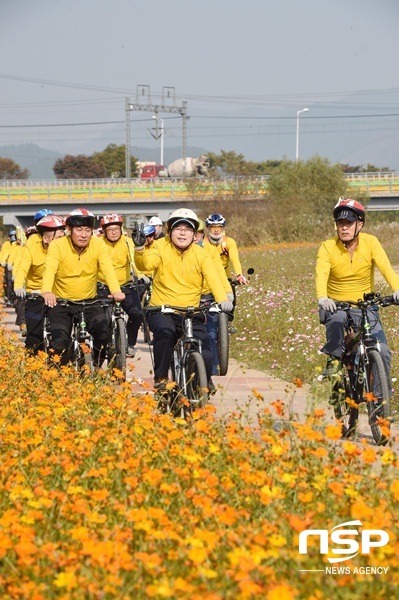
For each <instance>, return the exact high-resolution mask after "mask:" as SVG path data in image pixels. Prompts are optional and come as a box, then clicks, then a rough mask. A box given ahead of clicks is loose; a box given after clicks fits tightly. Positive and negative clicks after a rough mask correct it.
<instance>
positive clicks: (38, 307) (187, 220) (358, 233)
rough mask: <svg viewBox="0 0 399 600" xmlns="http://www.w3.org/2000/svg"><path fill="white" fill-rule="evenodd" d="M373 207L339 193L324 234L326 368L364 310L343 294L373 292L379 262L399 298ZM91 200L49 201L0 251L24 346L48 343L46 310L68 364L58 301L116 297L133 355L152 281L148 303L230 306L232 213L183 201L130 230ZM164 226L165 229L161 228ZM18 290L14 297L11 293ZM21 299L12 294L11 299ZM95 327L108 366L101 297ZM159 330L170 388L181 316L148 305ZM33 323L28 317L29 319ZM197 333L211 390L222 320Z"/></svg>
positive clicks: (157, 359)
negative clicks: (344, 305)
mask: <svg viewBox="0 0 399 600" xmlns="http://www.w3.org/2000/svg"><path fill="white" fill-rule="evenodd" d="M365 218H366V212H365V209H364V207H363V205H362V204H361V203H360V202H358V201H356V200H352V199H344V198H340V199H339V201H338V203H337V205H336V206H335V207H334V209H333V219H334V222H335V226H336V236H335V237H334V238H331V239H329V240H327V241H325V242H323V243H322V244H321V246H320V248H319V251H318V255H317V262H316V292H317V298H318V305H319V316H320V323H322V324H323V325H325V328H326V343H325V345H324V346H323V348H322V352H323V353H324V354H326V355H327V364H326V367H325V369H324V371H323V375H324V376H327V377H328V376H330V375H332V374H334V373H336V372H337V371H339V369H340V365H341V361H342V356H343V353H344V350H345V332H346V329H347V325H348V315H349V314H350V316H351V319H352V320H354V321H355V322H356V320H357V321H359V319H360V312H359V311H358V309H356V308H352V309H351V311H350V313H348V312H345V311H339V310H337V307H336V302H338V301H348V300H349V301H354V302H355V301H357V300H359V298H363V295H364V294H365V293H366V294H367V293H369V292H372V291H373V288H374V269H375V267H378V269H379V270H380V272H381V274H382V275H383V276H384V278H385V279H386V281H387V282H388V284H389V285H390V286H391V288H392V290H393V299H394V301H395V302H398V303H399V276H398V275H397V274H396V273H395V271H394V270H393V268H392V266H391V264H390V262H389V259H388V257H387V255H386V253H385V251H384V249H383V248H382V246H381V244H380V242H379V241H378V239H377V238H376V237H375V236H373V235H369V234H367V233H364V232H363V227H364V224H365ZM95 226H96V218H95V216H94V214H93V213H91V212H90V211H89V210H87V209H85V208H77V209H75V210H73V211H72V212H71V213H70V214H69V215H68V216H67V217H66V218H65V219H64V218H63V217H61V216H58V215H55V214H54V213H53V211H51V210H48V209H43V210H41V211H39V212H38V213H37V214H36V215H35V217H34V225H33V226H32V227H29V228H27V230H26V231H25V234H26V238H27V239H26V242H25V243H24V244H23V243H21V240H20V239H18V236H17V233H16V231H15V230H14V229H13V230H11V231H10V232H9V236H8V238H9V239H8V240H7V241H6V242H4V244H3V246H2V249H1V251H0V264H1V265H2V266H3V267H4V273H5V274H4V286H5V301H6V303H7V304H9V305H10V304H11V303H13V305H15V306H16V311H17V321H16V323H17V324H19V325H20V327H21V330H22V333H23V334H25V328H26V340H25V345H26V348H27V349H28V350H29V351H30V352H34V353H36V352H38V351H39V350H40V349H42V344H43V315H44V311H45V310H47V314H48V319H49V322H50V330H51V350H52V352H53V353H54V354H55V355H58V356H59V360H60V362H61V364H66V363H67V362H68V346H69V343H70V335H71V328H72V320H73V316H74V310H75V309H74V307H73V306H72V305H65V304H61V303H58V302H57V299H59V298H61V299H67V300H73V301H75V302H76V301H77V302H79V301H86V300H91V299H94V298H98V297H100V298H113V299H114V301H115V302H120V303H121V306H122V308H123V310H124V311H125V313H126V315H127V326H126V329H127V338H128V344H127V353H128V355H129V356H130V357H134V356H135V354H136V343H137V336H138V332H139V329H140V326H141V324H142V321H143V309H142V303H141V298H142V296H143V293H144V291H145V290H146V287H147V286H148V284H149V283H150V282H152V293H151V298H150V303H149V304H150V306H161V305H176V306H181V307H187V306H199V305H200V303H203V302H207V301H209V300H213V301H215V302H217V303H219V305H220V307H221V310H222V311H224V312H228V313H229V314H232V313H233V309H234V295H233V289H232V287H231V283H230V281H229V276H230V266H231V267H232V271H233V272H234V273H235V276H236V281H237V283H239V284H246V283H247V280H246V278H245V276H244V275H243V273H242V267H241V263H240V259H239V254H238V249H237V244H236V243H235V241H234V239H233V238H231V237H229V236H227V235H226V232H225V227H226V219H225V218H224V217H223V215H221V214H217V213H215V214H211V215H209V216H208V217H207V219H206V221H205V223H204V222H203V221H202V219H200V218H199V217H198V216H197V214H196V213H195V212H194V211H192V210H190V209H188V208H180V209H178V210H175V211H174V212H172V213H171V215H170V216H169V218H168V219H167V222H166V223H165V224H164V223H163V222H162V221H161V219H160V218H159V217H157V216H154V217H152V218H151V219H150V220H149V222H148V223H147V224H146V225H143V224H142V225H141V226H137V227H135V228H134V229H133V231H132V233H131V237H129V236H128V235H127V233H126V232H125V231H124V228H123V219H122V217H121V216H120V215H118V214H107V215H104V216H103V217H102V219H101V221H100V228H99V229H97V230H96V229H95ZM164 227H165V231H164ZM13 292H14V296H13ZM13 298H14V300H13ZM370 311H372V312H373V319H372V321H371V322H372V324H373V325H372V329H373V330H372V335H373V336H374V337H375V338H376V339H378V341H379V347H380V351H381V355H382V357H383V360H384V365H385V369H386V372H387V374H388V379H389V381H390V376H389V373H390V356H391V355H390V351H389V348H388V345H387V340H386V337H385V334H384V330H383V327H382V325H381V321H380V318H379V315H378V307H377V306H373V307H371V308H370ZM86 320H87V328H88V331H89V332H90V333H91V334H92V336H93V346H94V352H93V354H94V356H93V359H94V362H95V364H96V366H97V367H98V368H99V367H101V365H102V363H103V361H104V358H105V348H106V345H107V341H108V336H109V327H110V318H109V313H108V312H107V311H106V310H105V309H104V308H103V307H102V306H101V305H100V304H93V305H92V306H88V307H87V309H86ZM147 321H148V325H149V328H150V330H151V332H152V334H153V340H152V344H153V355H154V387H155V388H156V389H157V390H160V391H162V390H164V389H165V387H166V385H167V377H168V367H169V363H170V358H171V355H172V352H173V348H174V345H175V343H176V340H177V338H178V336H179V333H180V332H181V324H182V317H181V315H180V316H179V315H178V314H162V313H160V312H150V313H149V314H148V316H147ZM25 323H26V325H25ZM194 333H195V336H196V337H197V338H198V339H199V340H201V344H202V353H203V357H204V362H205V366H206V371H207V377H208V386H209V389H210V390H213V389H214V385H213V382H212V375H215V374H217V373H218V356H217V343H216V339H217V323H216V317H215V316H214V317H212V316H211V315H210V314H208V315H207V316H206V318H205V317H204V315H198V317H196V318H195V321H194Z"/></svg>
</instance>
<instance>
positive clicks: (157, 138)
mask: <svg viewBox="0 0 399 600" xmlns="http://www.w3.org/2000/svg"><path fill="white" fill-rule="evenodd" d="M152 118H153V119H155V120H156V121H155V123H156V125H155V135H154V134H153V133H151V135H152V136H153V137H154V138H155V139H156V140H159V139H161V162H160V164H161V165H162V166H163V134H164V126H163V119H158V115H157V114H156V115H154V116H153V117H152ZM158 120H159V122H160V124H161V126H160V127H159V130H160V133H158Z"/></svg>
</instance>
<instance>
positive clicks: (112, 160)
mask: <svg viewBox="0 0 399 600" xmlns="http://www.w3.org/2000/svg"><path fill="white" fill-rule="evenodd" d="M92 158H93V160H95V161H96V162H97V163H99V164H102V165H103V166H104V168H105V177H126V147H125V146H124V145H123V144H122V145H121V146H117V145H116V144H108V146H107V147H106V148H105V150H102V151H101V152H95V153H94V154H93V155H92ZM130 170H131V175H132V177H137V176H138V165H137V158H135V157H134V156H131V164H130Z"/></svg>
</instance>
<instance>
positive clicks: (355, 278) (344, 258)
mask: <svg viewBox="0 0 399 600" xmlns="http://www.w3.org/2000/svg"><path fill="white" fill-rule="evenodd" d="M376 266H377V267H378V269H379V270H380V272H381V275H382V276H383V277H384V278H385V279H386V281H387V282H388V284H389V285H390V286H391V288H392V290H393V291H395V290H399V276H398V275H397V274H396V273H395V271H394V270H393V269H392V267H391V263H390V262H389V259H388V257H387V255H386V253H385V250H384V249H383V247H382V246H381V244H380V242H379V241H378V239H377V238H376V237H375V236H374V235H370V234H368V233H360V234H359V243H358V245H357V248H356V249H355V251H354V253H353V255H352V256H351V254H350V253H349V252H348V250H347V249H346V248H345V246H344V245H343V243H342V242H341V240H340V239H339V238H334V239H331V240H327V241H326V242H324V243H323V244H322V245H321V246H320V248H319V251H318V254H317V262H316V293H317V298H322V297H328V298H333V299H334V300H341V301H342V300H352V301H354V302H356V301H357V300H359V299H360V298H363V294H364V293H368V292H372V291H374V268H375V267H376Z"/></svg>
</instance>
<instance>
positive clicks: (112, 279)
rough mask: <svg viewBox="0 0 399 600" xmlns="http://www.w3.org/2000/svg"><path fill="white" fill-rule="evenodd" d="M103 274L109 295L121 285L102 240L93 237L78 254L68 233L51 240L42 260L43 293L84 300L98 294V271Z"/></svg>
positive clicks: (118, 289) (118, 290)
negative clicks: (44, 258) (43, 261)
mask: <svg viewBox="0 0 399 600" xmlns="http://www.w3.org/2000/svg"><path fill="white" fill-rule="evenodd" d="M100 267H101V270H102V272H103V273H104V274H105V283H106V284H107V286H108V287H109V289H110V291H111V293H112V294H114V293H115V292H120V291H121V288H120V285H119V282H118V278H117V276H116V273H115V270H114V266H113V264H112V260H111V257H110V254H109V251H108V249H107V247H106V246H105V244H104V242H103V241H102V240H101V239H99V238H97V237H92V238H91V239H90V242H89V245H88V246H87V247H86V248H85V249H84V250H83V252H82V253H81V254H78V252H77V251H76V250H75V248H74V247H73V245H72V241H71V238H70V236H64V237H62V238H58V239H57V240H54V241H53V242H51V244H50V246H49V249H48V252H47V256H46V260H45V263H44V273H43V283H42V293H43V292H53V293H54V294H55V295H56V296H57V297H58V298H66V299H68V300H75V301H76V300H85V299H88V298H94V297H95V296H96V295H97V279H98V270H99V268H100Z"/></svg>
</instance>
